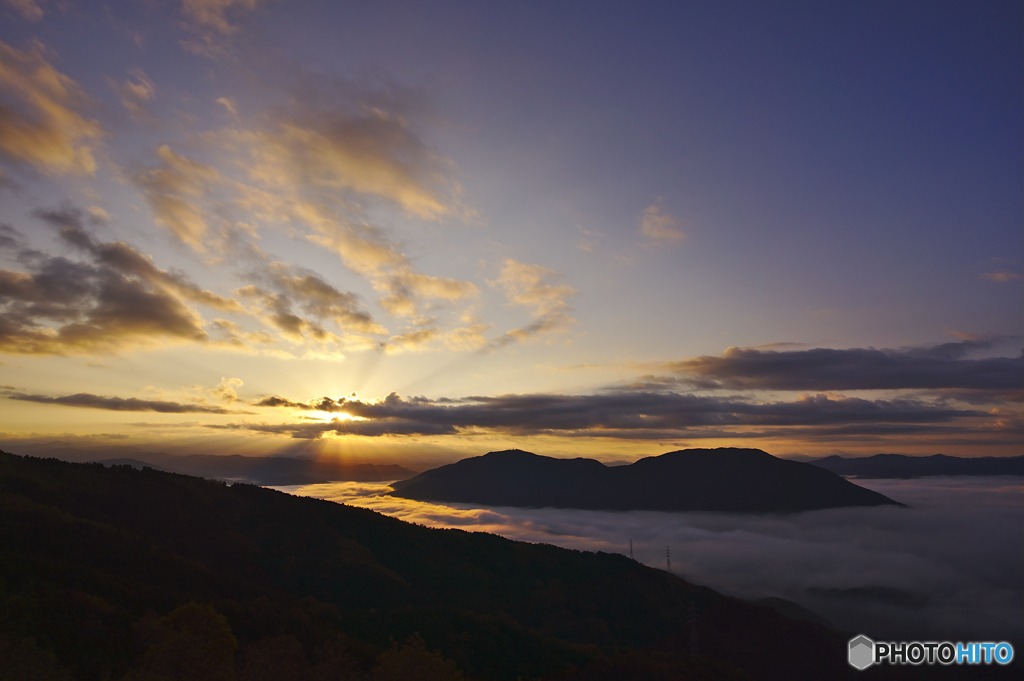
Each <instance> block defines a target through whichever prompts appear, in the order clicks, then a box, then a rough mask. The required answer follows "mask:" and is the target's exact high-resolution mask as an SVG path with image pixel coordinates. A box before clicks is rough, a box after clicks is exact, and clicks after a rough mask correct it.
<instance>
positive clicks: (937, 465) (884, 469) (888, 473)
mask: <svg viewBox="0 0 1024 681" xmlns="http://www.w3.org/2000/svg"><path fill="white" fill-rule="evenodd" d="M808 463H811V464H814V465H815V466H818V467H819V468H824V469H825V470H829V471H832V472H833V473H838V474H839V475H846V476H856V477H858V478H865V479H868V478H919V477H925V476H929V475H1024V456H1007V457H995V456H982V457H977V458H963V457H958V456H945V455H943V454H936V455H934V456H905V455H903V454H876V455H875V456H866V457H863V458H858V459H848V458H845V457H842V456H826V457H825V458H823V459H814V460H809V461H808Z"/></svg>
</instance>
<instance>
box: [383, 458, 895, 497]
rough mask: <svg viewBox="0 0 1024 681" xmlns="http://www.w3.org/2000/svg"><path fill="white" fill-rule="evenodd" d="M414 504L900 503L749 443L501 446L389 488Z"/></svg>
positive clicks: (818, 468) (827, 472) (834, 475)
mask: <svg viewBox="0 0 1024 681" xmlns="http://www.w3.org/2000/svg"><path fill="white" fill-rule="evenodd" d="M392 488H393V489H394V491H393V492H391V494H393V495H394V496H399V497H404V498H408V499H418V500H422V501H447V502H461V503H472V504H486V505H490V506H520V507H545V506H548V507H555V508H579V509H592V510H609V511H631V510H650V511H726V512H736V513H763V512H795V511H808V510H814V509H822V508H837V507H843V506H882V505H897V506H899V505H901V504H899V503H898V502H896V501H893V500H892V499H890V498H888V497H886V496H884V495H881V494H878V493H877V492H872V491H871V490H867V489H864V488H863V487H858V486H857V485H855V484H853V483H851V482H849V481H847V480H844V479H843V478H842V477H840V476H839V475H836V474H835V473H832V472H831V471H827V470H825V469H823V468H820V467H816V466H811V465H810V464H806V463H800V462H797V461H787V460H785V459H778V458H776V457H774V456H772V455H770V454H768V453H767V452H763V451H761V450H759V449H734V448H720V449H687V450H682V451H677V452H670V453H668V454H663V455H661V456H652V457H647V458H644V459H640V460H639V461H637V462H635V463H633V464H631V465H629V466H605V465H604V464H602V463H601V462H599V461H595V460H593V459H582V458H579V459H556V458H552V457H547V456H538V455H537V454H531V453H530V452H524V451H520V450H517V449H511V450H507V451H502V452H491V453H490V454H486V455H484V456H479V457H473V458H469V459H463V460H462V461H459V462H458V463H454V464H450V465H448V466H442V467H440V468H435V469H433V470H430V471H427V472H425V473H421V474H419V475H417V476H416V477H414V478H411V479H409V480H403V481H400V482H396V483H394V484H393V485H392Z"/></svg>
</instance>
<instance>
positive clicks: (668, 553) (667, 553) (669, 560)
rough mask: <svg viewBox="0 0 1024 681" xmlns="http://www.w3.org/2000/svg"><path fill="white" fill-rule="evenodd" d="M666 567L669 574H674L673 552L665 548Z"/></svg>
mask: <svg viewBox="0 0 1024 681" xmlns="http://www.w3.org/2000/svg"><path fill="white" fill-rule="evenodd" d="M665 566H666V569H667V570H668V573H669V574H672V551H670V550H669V548H668V547H667V546H666V547H665Z"/></svg>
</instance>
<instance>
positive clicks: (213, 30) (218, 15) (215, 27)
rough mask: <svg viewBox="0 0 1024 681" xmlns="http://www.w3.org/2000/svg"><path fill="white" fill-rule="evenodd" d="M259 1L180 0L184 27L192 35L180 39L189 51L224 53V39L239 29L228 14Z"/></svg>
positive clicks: (252, 6) (211, 54)
mask: <svg viewBox="0 0 1024 681" xmlns="http://www.w3.org/2000/svg"><path fill="white" fill-rule="evenodd" d="M261 2H262V0H182V2H181V13H182V16H183V17H184V19H185V21H184V22H183V23H184V26H185V28H186V29H188V31H189V32H190V33H191V37H190V38H188V39H185V40H182V41H181V44H182V47H184V48H185V49H186V50H187V51H189V52H191V53H192V54H196V55H200V56H204V57H211V58H212V57H217V56H220V55H222V54H224V52H225V49H226V45H227V42H226V41H227V39H228V38H229V36H231V35H232V34H233V33H235V32H236V31H238V26H237V25H236V24H233V23H231V21H230V20H229V19H228V15H229V13H230V14H234V15H236V16H237V15H238V14H240V13H241V12H244V11H249V12H251V11H254V10H255V9H256V6H257V5H259V4H260V3H261Z"/></svg>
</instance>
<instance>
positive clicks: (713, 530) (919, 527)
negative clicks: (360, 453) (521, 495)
mask: <svg viewBox="0 0 1024 681" xmlns="http://www.w3.org/2000/svg"><path fill="white" fill-rule="evenodd" d="M858 484H861V485H862V486H864V487H866V488H868V489H872V490H875V491H877V492H880V493H882V494H885V495H886V496H889V497H891V498H893V499H896V500H897V501H900V502H903V503H905V504H907V505H908V506H909V508H891V507H871V508H848V509H829V510H823V511H810V512H805V513H797V514H789V515H739V514H725V513H661V512H653V511H632V512H610V511H582V510H572V509H550V508H541V509H522V508H508V507H481V506H471V505H466V504H432V503H425V502H418V501H413V500H410V499H400V498H397V497H389V496H385V495H386V493H387V492H388V491H389V488H388V486H387V485H383V484H377V483H353V482H344V483H328V484H322V485H307V486H290V487H279V488H277V489H281V490H283V491H287V492H290V493H293V494H300V495H305V496H314V497H320V498H324V499H329V500H332V501H337V502H342V503H346V504H350V505H353V506H361V507H365V508H370V509H373V510H375V511H379V512H381V513H386V514H388V515H391V516H394V517H397V518H401V519H402V520H406V521H409V522H416V523H420V524H422V525H426V526H429V527H454V528H461V529H464V530H469V531H480V532H493V533H495V534H500V535H502V536H504V537H508V538H510V539H517V540H522V541H530V542H544V543H549V544H555V545H557V546H562V547H565V548H572V549H580V550H588V551H609V552H616V553H622V554H626V555H628V554H629V541H630V539H632V541H633V552H634V557H635V558H636V559H637V560H638V561H640V562H643V563H645V564H647V565H650V566H652V567H656V568H660V569H665V567H666V559H665V549H666V547H668V548H670V550H671V559H672V571H673V572H674V573H675V574H677V575H679V576H681V577H683V578H685V579H687V580H689V581H691V582H694V583H697V584H702V585H705V586H709V587H712V588H714V589H716V590H718V591H721V592H723V593H726V594H730V595H734V596H739V597H742V598H761V597H765V596H778V597H782V598H786V599H789V600H792V601H795V602H797V603H800V604H802V605H804V606H806V607H808V608H811V609H812V610H814V611H815V612H817V613H819V614H820V615H822V616H824V617H825V618H827V619H828V620H829V621H831V622H832V623H833V624H834V625H835V626H837V627H839V628H842V629H844V630H849V631H855V632H859V633H864V634H867V635H869V636H872V637H874V638H881V639H886V638H889V639H905V640H909V639H929V640H935V639H940V640H947V639H959V640H966V639H974V640H978V639H989V640H991V639H994V640H1013V641H1018V642H1019V641H1021V640H1024V623H1022V621H1021V617H1020V613H1021V612H1024V542H1022V541H1021V539H1022V537H1024V486H1022V485H1021V481H1020V478H1010V477H989V478H979V477H934V478H919V479H915V480H865V481H858Z"/></svg>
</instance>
